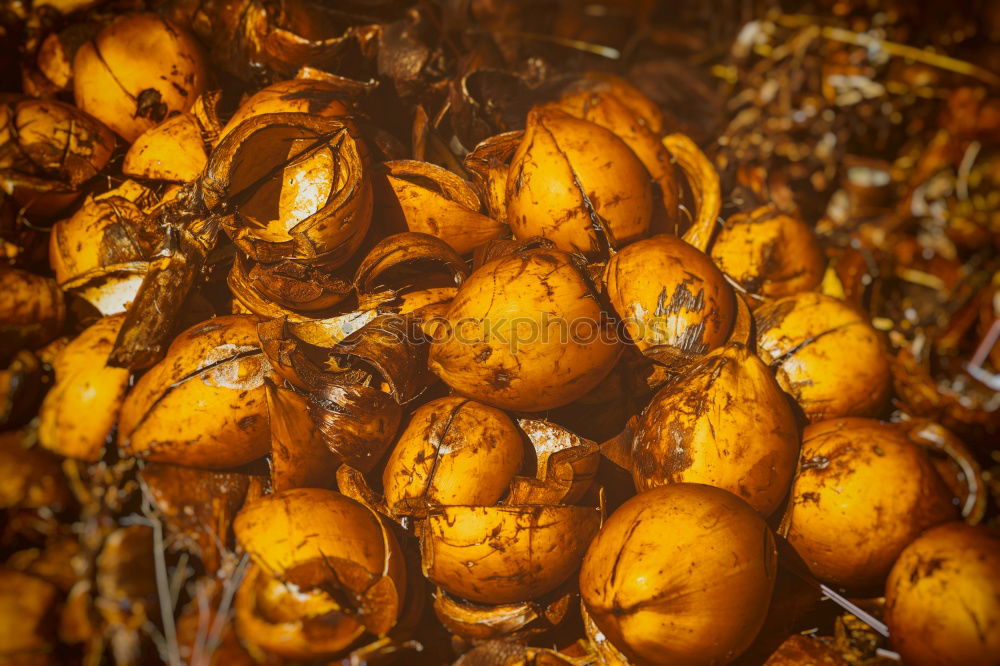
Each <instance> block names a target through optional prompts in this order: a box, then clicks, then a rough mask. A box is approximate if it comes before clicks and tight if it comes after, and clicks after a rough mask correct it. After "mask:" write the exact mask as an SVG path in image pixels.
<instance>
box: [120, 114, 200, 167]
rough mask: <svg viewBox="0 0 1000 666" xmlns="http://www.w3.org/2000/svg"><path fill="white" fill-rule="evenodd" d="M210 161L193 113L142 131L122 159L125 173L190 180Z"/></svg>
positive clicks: (178, 115)
mask: <svg viewBox="0 0 1000 666" xmlns="http://www.w3.org/2000/svg"><path fill="white" fill-rule="evenodd" d="M207 163H208V154H207V153H206V151H205V143H204V141H203V140H202V131H201V126H200V125H199V124H198V121H197V119H196V118H195V117H194V115H192V114H190V113H178V114H177V115H175V116H171V117H169V118H167V119H166V120H164V121H163V122H162V123H160V124H159V125H156V126H155V127H151V128H149V129H148V130H146V131H145V132H143V133H142V134H140V135H139V136H138V137H137V138H136V139H135V141H134V142H132V145H131V147H129V149H128V152H127V153H125V160H124V161H123V162H122V173H123V174H125V175H126V176H132V177H135V178H148V179H151V180H167V181H172V182H177V183H187V182H191V181H193V180H195V179H196V178H198V176H200V175H201V172H202V170H204V168H205V165H206V164H207Z"/></svg>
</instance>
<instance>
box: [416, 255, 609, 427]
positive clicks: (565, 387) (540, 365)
mask: <svg viewBox="0 0 1000 666" xmlns="http://www.w3.org/2000/svg"><path fill="white" fill-rule="evenodd" d="M446 318H447V323H444V322H440V321H439V322H437V324H438V325H437V326H436V327H434V329H433V330H431V331H430V335H431V336H432V338H434V344H432V345H431V351H430V368H431V370H432V371H433V372H434V373H435V374H437V375H438V376H439V377H440V378H441V379H443V380H444V381H445V383H446V384H448V385H449V386H451V387H452V388H453V389H455V390H456V391H458V392H459V393H462V394H463V395H467V396H469V397H471V398H473V399H475V400H478V401H480V402H485V403H487V404H491V405H494V406H497V407H500V408H503V409H511V410H521V411H529V412H538V411H543V410H545V409H551V408H553V407H559V406H561V405H565V404H567V403H569V402H572V401H573V400H575V399H577V398H579V397H581V396H583V395H584V394H586V393H587V392H588V391H590V390H591V389H592V388H594V387H595V386H597V384H598V383H600V381H601V380H603V379H604V378H605V377H606V376H607V375H608V373H609V372H611V369H612V368H613V367H614V364H615V361H616V360H617V359H618V356H619V354H620V353H621V349H622V347H621V345H620V344H619V341H618V338H617V337H616V333H615V331H614V326H613V324H612V323H611V322H610V321H608V320H607V319H606V318H605V317H604V316H603V312H602V310H601V307H600V305H599V304H598V303H597V300H596V298H595V296H594V293H593V290H592V287H591V284H590V282H589V281H588V279H587V278H586V276H585V275H584V274H583V272H582V271H581V269H580V268H579V267H578V266H577V264H576V263H575V260H574V259H573V257H571V256H570V255H568V254H566V253H564V252H559V251H557V250H549V249H531V250H525V251H515V252H514V253H513V254H508V255H506V256H501V257H500V258H498V259H494V260H493V261H490V262H488V263H486V264H484V265H482V266H481V267H479V268H478V269H477V270H476V271H474V272H473V274H472V275H471V276H470V277H469V279H468V280H466V281H465V282H464V283H463V284H462V286H461V287H460V288H459V290H458V293H457V294H456V296H455V300H454V301H452V303H451V306H450V307H449V309H448V312H447V315H446Z"/></svg>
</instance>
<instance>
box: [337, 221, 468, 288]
mask: <svg viewBox="0 0 1000 666" xmlns="http://www.w3.org/2000/svg"><path fill="white" fill-rule="evenodd" d="M468 276H469V269H468V266H466V263H465V261H463V260H462V257H460V256H459V255H458V253H457V252H456V251H455V249H454V248H452V247H451V246H450V245H448V244H447V243H445V242H444V241H443V240H441V239H440V238H438V237H436V236H433V235H430V234H423V233H416V232H403V233H399V234H393V235H391V236H386V237H385V238H383V239H382V240H380V241H379V242H378V243H376V244H375V246H374V247H372V249H371V250H369V251H368V254H366V255H365V257H364V259H362V260H361V263H360V264H359V265H358V268H357V271H355V273H354V286H355V288H356V289H357V290H358V294H361V295H368V294H374V293H376V292H379V291H386V290H389V291H392V292H393V293H396V294H404V293H406V292H408V291H411V290H413V289H421V288H425V289H432V288H447V287H457V286H460V285H461V284H462V282H463V281H464V280H465V279H466V278H467V277H468ZM430 280H434V281H433V282H429V281H430ZM422 283H423V284H422Z"/></svg>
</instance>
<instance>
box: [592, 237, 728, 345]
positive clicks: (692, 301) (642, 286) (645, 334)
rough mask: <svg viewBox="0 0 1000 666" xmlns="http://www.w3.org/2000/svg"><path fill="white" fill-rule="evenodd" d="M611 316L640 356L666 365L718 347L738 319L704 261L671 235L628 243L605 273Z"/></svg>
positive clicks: (724, 285)
mask: <svg viewBox="0 0 1000 666" xmlns="http://www.w3.org/2000/svg"><path fill="white" fill-rule="evenodd" d="M604 281H605V285H606V288H607V294H608V298H609V299H610V301H611V304H612V306H613V307H614V309H615V312H617V313H618V316H619V317H621V318H622V320H623V321H624V322H625V329H626V330H627V331H628V334H629V336H630V337H631V339H632V341H633V342H634V343H635V345H636V346H637V347H638V348H639V350H640V351H642V352H643V353H645V354H646V355H650V356H653V357H654V358H656V359H657V360H659V361H661V362H664V363H666V364H668V365H672V364H674V363H681V364H683V363H686V362H689V361H691V360H694V359H696V358H698V357H700V356H702V355H704V354H705V353H707V352H709V351H711V350H712V349H715V348H716V347H718V346H720V345H721V344H722V343H723V342H725V341H726V339H727V338H728V337H729V333H730V330H731V329H732V327H733V322H734V320H735V318H736V300H735V295H734V294H733V290H732V288H731V287H730V286H729V285H728V284H727V283H726V279H725V277H723V275H722V273H721V272H720V271H719V269H718V268H716V267H715V264H713V263H712V260H711V259H709V258H708V256H707V255H706V254H705V253H704V252H701V251H700V250H698V249H697V248H695V247H693V246H692V245H690V244H688V243H687V242H686V241H684V240H682V239H680V238H677V237H675V236H669V235H665V234H663V235H659V236H653V237H652V238H646V239H644V240H641V241H638V242H636V243H632V244H631V245H629V246H628V247H626V248H624V249H623V250H622V251H621V252H618V253H617V254H615V255H614V256H613V257H611V259H610V261H608V264H607V267H606V268H605V273H604Z"/></svg>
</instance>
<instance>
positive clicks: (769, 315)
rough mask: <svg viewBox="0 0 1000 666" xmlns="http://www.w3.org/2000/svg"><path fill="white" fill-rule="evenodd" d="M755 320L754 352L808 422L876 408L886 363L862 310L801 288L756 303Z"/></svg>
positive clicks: (881, 400) (885, 383) (885, 384)
mask: <svg viewBox="0 0 1000 666" xmlns="http://www.w3.org/2000/svg"><path fill="white" fill-rule="evenodd" d="M754 320H755V322H756V325H757V326H756V330H757V354H758V355H759V356H760V358H761V359H762V360H763V361H764V362H765V363H767V364H768V366H770V367H771V369H773V370H774V371H775V374H776V376H777V379H778V384H779V385H780V386H781V388H782V389H783V390H785V391H786V392H787V393H788V394H789V395H791V396H792V397H793V398H795V401H796V402H797V403H798V404H799V406H800V407H801V408H802V411H803V412H805V415H806V417H807V418H808V419H809V421H810V422H813V423H815V422H817V421H822V420H825V419H832V418H837V417H841V416H875V415H877V414H879V413H880V412H881V410H882V409H883V407H884V406H885V403H886V401H887V400H888V397H889V390H890V385H889V382H890V375H889V365H888V361H887V358H886V351H885V345H884V343H883V342H882V339H881V337H879V334H878V332H877V331H876V330H875V329H874V328H873V327H872V325H871V324H870V323H868V320H867V318H866V317H865V316H864V314H862V313H861V312H859V311H858V310H855V309H854V308H852V307H851V306H850V305H848V304H846V303H844V302H842V301H838V300H837V299H835V298H832V297H830V296H825V295H823V294H817V293H812V292H802V293H799V294H796V295H794V296H787V297H785V298H782V299H779V300H777V301H773V302H771V303H767V304H766V305H763V306H761V307H760V308H758V309H757V310H756V311H755V312H754Z"/></svg>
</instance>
